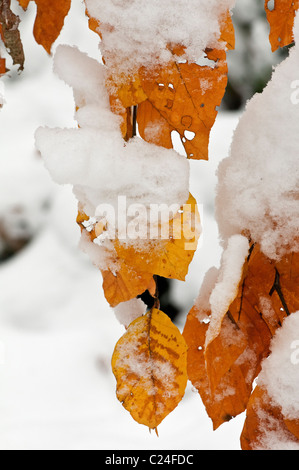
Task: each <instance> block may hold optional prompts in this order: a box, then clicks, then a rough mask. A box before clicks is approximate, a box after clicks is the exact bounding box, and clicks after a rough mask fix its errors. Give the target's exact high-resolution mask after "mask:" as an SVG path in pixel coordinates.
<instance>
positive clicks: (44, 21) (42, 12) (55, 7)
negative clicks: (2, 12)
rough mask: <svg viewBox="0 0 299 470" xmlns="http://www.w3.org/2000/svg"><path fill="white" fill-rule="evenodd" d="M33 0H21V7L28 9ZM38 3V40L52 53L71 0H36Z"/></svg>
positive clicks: (35, 27)
mask: <svg viewBox="0 0 299 470" xmlns="http://www.w3.org/2000/svg"><path fill="white" fill-rule="evenodd" d="M30 1H31V0H19V3H20V5H21V7H23V8H24V9H26V8H27V7H28V5H29V2H30ZM34 1H35V3H36V5H37V15H36V20H35V24H34V30H33V33H34V37H35V39H36V42H37V43H38V44H40V45H42V46H43V47H44V49H45V50H46V51H47V52H48V53H49V54H50V53H51V48H52V44H53V43H54V42H55V41H56V39H57V38H58V36H59V34H60V32H61V30H62V28H63V25H64V19H65V17H66V16H67V14H68V12H69V10H70V7H71V0H51V1H49V0H34Z"/></svg>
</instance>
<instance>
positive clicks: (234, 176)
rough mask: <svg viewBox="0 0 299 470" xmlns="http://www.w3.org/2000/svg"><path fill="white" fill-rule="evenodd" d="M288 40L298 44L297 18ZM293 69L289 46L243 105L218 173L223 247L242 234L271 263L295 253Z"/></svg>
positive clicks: (298, 219) (298, 220) (298, 113)
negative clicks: (263, 84)
mask: <svg viewBox="0 0 299 470" xmlns="http://www.w3.org/2000/svg"><path fill="white" fill-rule="evenodd" d="M294 34H295V38H296V40H297V42H299V15H297V19H296V26H295V30H294ZM298 64H299V47H298V46H295V47H293V48H292V49H291V50H290V56H289V57H288V58H287V59H286V60H285V61H284V62H282V63H281V64H280V65H279V66H278V67H276V69H275V71H274V73H273V77H272V80H271V81H270V83H269V84H268V85H267V87H266V88H265V89H264V91H263V93H262V94H256V95H255V96H254V97H253V98H252V99H251V100H250V101H249V102H248V104H247V107H246V110H245V112H244V114H243V116H242V118H241V120H240V123H239V125H238V128H237V130H236V132H235V134H234V140H233V143H232V146H231V152H230V156H229V157H228V158H227V159H225V160H224V161H223V162H221V165H220V167H219V170H218V176H219V184H218V187H217V199H216V212H217V220H218V222H219V230H220V233H221V237H222V239H223V240H224V245H225V243H226V241H227V239H228V238H229V237H230V236H231V235H232V234H235V233H245V234H248V236H250V237H251V238H252V239H253V240H254V241H255V242H258V243H260V245H261V249H262V251H263V252H264V254H265V255H267V256H268V257H270V258H272V259H280V258H281V257H282V256H283V255H284V254H285V253H287V252H288V251H290V247H292V250H293V251H296V252H297V251H298V250H299V238H298V225H299V213H298V182H299V167H298V147H299V133H298V121H299V106H298V105H296V103H294V102H293V100H292V84H293V83H294V82H295V80H296V79H297V78H298Z"/></svg>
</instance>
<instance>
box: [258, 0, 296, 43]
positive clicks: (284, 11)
mask: <svg viewBox="0 0 299 470" xmlns="http://www.w3.org/2000/svg"><path fill="white" fill-rule="evenodd" d="M269 3H270V2H269V0H265V10H266V13H267V19H268V22H269V24H270V43H271V48H272V52H274V51H276V50H277V49H278V48H279V47H284V46H288V45H289V44H291V43H292V42H294V36H293V28H294V19H295V14H296V10H298V8H299V0H275V2H274V8H273V9H270V8H269Z"/></svg>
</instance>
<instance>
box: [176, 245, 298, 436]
mask: <svg viewBox="0 0 299 470" xmlns="http://www.w3.org/2000/svg"><path fill="white" fill-rule="evenodd" d="M298 276H299V254H297V253H291V254H290V255H287V256H285V257H284V258H283V259H282V260H281V261H280V262H278V263H275V262H274V261H272V260H270V259H268V258H267V257H266V256H265V255H264V254H263V253H262V252H261V251H260V249H259V246H258V245H252V247H251V251H250V255H249V257H248V260H247V261H246V263H245V264H244V268H243V274H242V278H241V279H240V283H239V289H238V294H237V296H236V298H235V299H234V301H233V302H232V303H231V305H230V307H229V309H228V312H227V314H226V316H225V318H224V320H223V322H222V326H221V330H220V332H219V334H218V336H216V338H214V339H213V340H212V341H211V342H208V343H207V342H206V337H207V332H208V328H209V324H208V322H209V320H210V316H211V311H210V310H209V309H207V308H205V309H204V310H203V309H201V307H200V298H199V302H197V305H196V306H195V307H194V308H193V309H192V310H191V312H190V313H189V314H188V318H187V322H186V326H185V330H184V337H185V339H186V342H187V344H188V347H189V352H188V374H189V378H190V380H191V381H192V383H193V385H194V386H195V387H196V388H197V389H198V391H199V393H200V394H201V396H202V398H203V401H204V403H205V406H206V408H207V412H208V414H209V416H210V417H211V419H212V420H213V423H214V427H215V428H217V427H218V426H220V425H221V424H222V423H223V422H225V421H227V420H228V419H229V418H230V417H233V416H236V415H237V414H239V413H241V412H243V411H244V410H245V409H246V407H247V403H248V400H249V398H250V395H251V391H252V384H253V381H254V379H255V378H256V377H257V375H258V374H259V372H260V369H261V362H262V360H263V359H264V358H265V357H267V356H268V354H269V352H270V341H271V338H272V336H273V335H274V333H275V331H276V330H277V328H279V327H280V326H281V324H282V322H283V320H284V318H286V317H287V316H288V315H289V314H290V313H291V312H295V311H297V310H298V309H299V282H298V280H299V278H298ZM214 285H215V284H214ZM198 348H199V349H198ZM197 362H198V365H197V366H196V363H197Z"/></svg>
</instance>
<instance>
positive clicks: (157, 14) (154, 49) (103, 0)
mask: <svg viewBox="0 0 299 470" xmlns="http://www.w3.org/2000/svg"><path fill="white" fill-rule="evenodd" d="M234 4H235V0H221V1H219V0H204V1H203V0H201V1H200V2H198V0H188V2H185V1H184V0H177V1H176V5H175V8H173V2H172V0H163V2H161V1H159V0H151V1H149V0H117V1H116V0H86V6H87V10H88V12H89V15H90V16H91V17H92V18H95V19H97V20H98V21H99V22H100V24H101V26H100V32H101V35H102V41H101V45H100V47H101V51H102V54H103V56H104V57H105V63H106V64H107V65H108V67H109V69H111V70H112V69H113V71H114V73H115V71H117V73H119V74H122V73H123V74H125V75H127V74H130V73H131V74H133V73H134V72H136V70H138V68H139V67H140V66H147V65H152V64H153V63H159V64H165V63H167V62H168V61H169V60H171V58H172V57H173V55H172V52H171V51H170V48H171V46H174V45H177V44H181V45H183V46H184V47H186V53H185V55H184V56H183V57H181V58H180V59H181V60H186V59H188V60H190V61H192V62H196V61H197V60H198V59H199V58H200V57H201V56H203V51H205V49H206V48H207V47H210V48H213V47H214V46H215V44H216V43H217V40H218V39H219V37H220V28H221V20H222V19H223V17H224V16H226V14H227V11H228V10H229V9H231V8H232V7H233V6H234ZM140 12H142V15H141V14H140ZM219 17H220V18H221V20H220V21H219ZM169 46H170V47H169ZM223 47H225V46H223Z"/></svg>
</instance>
